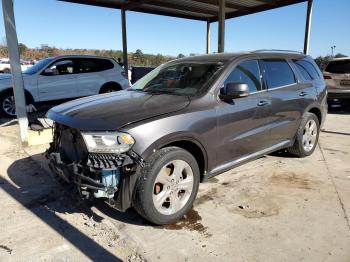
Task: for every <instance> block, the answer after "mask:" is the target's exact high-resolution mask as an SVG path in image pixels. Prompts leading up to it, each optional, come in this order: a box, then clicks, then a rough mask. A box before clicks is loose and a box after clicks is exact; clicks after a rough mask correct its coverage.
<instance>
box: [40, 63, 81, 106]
mask: <svg viewBox="0 0 350 262" xmlns="http://www.w3.org/2000/svg"><path fill="white" fill-rule="evenodd" d="M74 66H75V65H74V62H73V60H72V59H59V60H57V61H55V62H53V63H51V64H50V65H49V66H48V67H47V68H46V69H45V70H44V71H43V72H42V73H41V74H40V75H39V76H38V92H39V99H40V101H49V100H59V99H69V98H75V97H78V92H77V88H76V74H75V72H74V70H75V69H74Z"/></svg>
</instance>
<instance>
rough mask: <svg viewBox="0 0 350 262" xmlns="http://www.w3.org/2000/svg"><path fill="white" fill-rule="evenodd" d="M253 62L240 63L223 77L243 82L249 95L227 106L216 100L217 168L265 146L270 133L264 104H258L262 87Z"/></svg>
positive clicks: (257, 69)
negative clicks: (247, 87) (247, 88)
mask: <svg viewBox="0 0 350 262" xmlns="http://www.w3.org/2000/svg"><path fill="white" fill-rule="evenodd" d="M261 77H262V75H261V70H260V66H259V61H258V60H256V59H252V60H246V61H243V62H240V63H239V64H238V65H237V66H236V67H235V68H234V69H233V70H232V71H231V73H230V74H229V76H228V77H227V78H226V80H225V82H224V84H227V83H230V82H240V83H246V84H248V86H249V91H250V94H249V96H247V97H242V98H238V99H234V100H233V101H232V102H231V103H228V102H224V101H219V104H218V107H217V130H218V139H217V143H218V147H217V165H222V164H225V163H229V162H232V161H233V160H236V159H239V158H243V157H244V156H247V155H249V154H252V153H254V152H256V151H259V150H261V149H264V148H266V147H268V142H269V140H270V139H269V136H270V130H269V129H268V128H267V127H266V118H267V116H268V111H267V108H268V107H267V105H268V102H267V103H265V102H266V101H265V102H264V101H262V99H261V97H262V93H264V86H263V84H262V82H261Z"/></svg>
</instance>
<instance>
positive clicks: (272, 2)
mask: <svg viewBox="0 0 350 262" xmlns="http://www.w3.org/2000/svg"><path fill="white" fill-rule="evenodd" d="M255 1H257V2H260V3H263V4H266V5H277V4H278V0H255Z"/></svg>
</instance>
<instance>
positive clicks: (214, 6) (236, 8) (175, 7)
mask: <svg viewBox="0 0 350 262" xmlns="http://www.w3.org/2000/svg"><path fill="white" fill-rule="evenodd" d="M58 1H64V2H71V3H78V4H86V5H94V6H101V7H109V8H116V9H125V10H130V11H135V12H141V13H148V14H157V15H165V16H172V17H180V18H187V19H194V20H202V21H209V22H216V21H218V11H219V4H218V0H58ZM306 1H307V0H226V8H225V11H226V19H229V18H234V17H239V16H244V15H248V14H253V13H257V12H262V11H266V10H270V9H274V8H279V7H283V6H288V5H293V4H297V3H302V2H306Z"/></svg>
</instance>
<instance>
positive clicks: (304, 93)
mask: <svg viewBox="0 0 350 262" xmlns="http://www.w3.org/2000/svg"><path fill="white" fill-rule="evenodd" d="M306 95H307V93H306V92H304V91H302V92H300V94H299V96H306Z"/></svg>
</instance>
